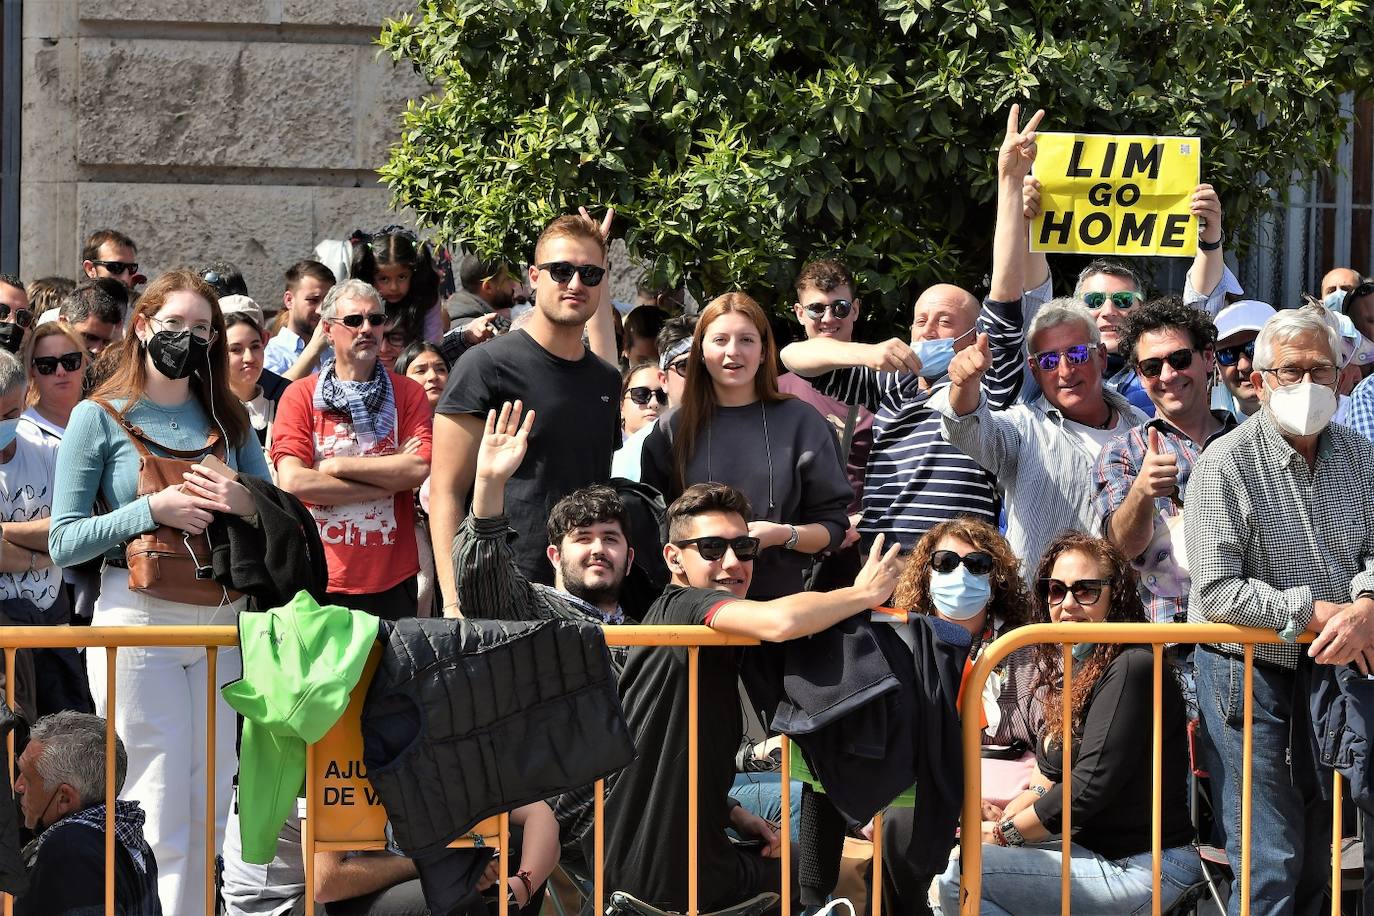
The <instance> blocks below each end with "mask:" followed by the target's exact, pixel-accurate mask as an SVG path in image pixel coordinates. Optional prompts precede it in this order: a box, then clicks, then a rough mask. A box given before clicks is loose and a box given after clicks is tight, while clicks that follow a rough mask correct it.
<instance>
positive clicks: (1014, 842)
mask: <svg viewBox="0 0 1374 916" xmlns="http://www.w3.org/2000/svg"><path fill="white" fill-rule="evenodd" d="M1000 826H1001V828H1002V836H1003V837H1005V838H1006V841H1007V845H1008V846H1025V845H1026V838H1025V837H1023V836H1022V835H1021V831H1019V830H1017V829H1016V824H1014V823H1012V820H1011V818H1007V819H1006V820H1004V821H1003V822H1002V823H1001V825H1000Z"/></svg>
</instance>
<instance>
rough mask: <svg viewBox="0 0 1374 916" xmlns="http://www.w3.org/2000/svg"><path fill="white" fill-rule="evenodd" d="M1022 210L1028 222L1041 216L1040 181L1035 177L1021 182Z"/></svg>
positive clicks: (1030, 176) (1026, 178) (1027, 177)
mask: <svg viewBox="0 0 1374 916" xmlns="http://www.w3.org/2000/svg"><path fill="white" fill-rule="evenodd" d="M1021 209H1022V212H1023V213H1024V215H1025V217H1026V219H1027V220H1033V219H1035V218H1037V217H1038V216H1040V180H1039V179H1038V178H1036V177H1035V176H1034V175H1027V176H1026V177H1025V180H1023V181H1022V182H1021Z"/></svg>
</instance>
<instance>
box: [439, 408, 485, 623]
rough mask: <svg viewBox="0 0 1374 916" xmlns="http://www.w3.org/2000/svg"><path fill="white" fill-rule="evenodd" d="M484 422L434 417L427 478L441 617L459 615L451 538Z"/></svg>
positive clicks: (468, 486)
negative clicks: (446, 560) (432, 447)
mask: <svg viewBox="0 0 1374 916" xmlns="http://www.w3.org/2000/svg"><path fill="white" fill-rule="evenodd" d="M484 424H485V421H484V419H483V418H482V417H480V416H475V415H473V414H438V415H436V416H435V417H434V460H433V461H432V462H431V464H430V475H429V536H430V540H431V542H432V544H433V546H434V557H435V560H436V562H435V564H434V569H435V573H436V575H437V576H438V578H439V590H440V592H441V593H442V595H443V598H444V604H443V609H444V616H446V617H457V616H458V593H457V591H456V589H455V588H454V582H453V564H452V563H448V562H444V561H443V559H442V558H444V557H451V556H453V539H454V537H455V536H456V535H457V534H458V525H459V523H460V522H462V520H463V516H464V514H465V511H464V510H465V508H466V505H467V498H468V492H469V491H470V490H471V489H472V481H473V477H474V475H475V473H476V470H477V446H478V443H480V442H481V441H482V429H483V426H484Z"/></svg>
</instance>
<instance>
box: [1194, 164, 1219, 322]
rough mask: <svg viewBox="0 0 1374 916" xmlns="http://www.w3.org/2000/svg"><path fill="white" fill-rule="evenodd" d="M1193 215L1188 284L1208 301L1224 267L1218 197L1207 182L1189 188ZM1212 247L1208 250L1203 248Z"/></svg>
mask: <svg viewBox="0 0 1374 916" xmlns="http://www.w3.org/2000/svg"><path fill="white" fill-rule="evenodd" d="M1189 209H1190V210H1191V212H1192V214H1193V216H1194V218H1196V219H1197V220H1198V222H1199V224H1200V225H1199V226H1198V235H1197V239H1198V246H1197V255H1195V256H1194V258H1193V265H1192V266H1191V267H1190V268H1188V286H1189V288H1190V289H1192V290H1193V291H1194V292H1195V293H1197V294H1198V295H1199V296H1201V297H1202V298H1203V299H1206V300H1208V301H1209V302H1210V300H1211V298H1212V293H1213V291H1214V290H1216V288H1217V284H1218V283H1220V282H1221V275H1222V272H1223V271H1224V270H1225V269H1226V261H1225V259H1224V258H1223V255H1224V254H1225V253H1226V252H1225V249H1224V248H1223V247H1222V244H1221V241H1222V235H1221V198H1220V197H1218V196H1217V192H1216V189H1215V188H1213V187H1212V186H1211V185H1210V184H1200V185H1198V186H1197V188H1196V189H1195V190H1194V191H1193V198H1192V201H1191V203H1190V205H1189ZM1208 245H1211V246H1214V247H1212V248H1211V249H1210V250H1209V249H1208V248H1207V247H1206V246H1208ZM1223 305H1225V302H1224V301H1223V302H1221V303H1219V304H1218V305H1217V307H1216V308H1214V309H1210V310H1209V311H1210V312H1211V313H1212V314H1214V315H1215V314H1216V313H1217V312H1218V311H1220V310H1221V307H1222V306H1223Z"/></svg>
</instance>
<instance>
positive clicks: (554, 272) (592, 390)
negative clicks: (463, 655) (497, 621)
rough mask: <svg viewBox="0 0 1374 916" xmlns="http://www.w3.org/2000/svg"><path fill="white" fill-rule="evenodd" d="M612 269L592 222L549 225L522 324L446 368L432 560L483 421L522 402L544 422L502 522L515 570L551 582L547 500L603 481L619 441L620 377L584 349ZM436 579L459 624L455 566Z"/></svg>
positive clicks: (456, 508)
mask: <svg viewBox="0 0 1374 916" xmlns="http://www.w3.org/2000/svg"><path fill="white" fill-rule="evenodd" d="M607 228H609V227H607ZM608 269H609V268H608V262H607V260H606V241H605V238H604V235H603V233H602V231H601V230H600V229H599V228H598V227H597V225H596V224H595V223H593V222H592V221H591V220H589V219H587V218H585V217H580V216H563V217H559V218H558V219H556V220H554V221H553V222H552V223H550V224H549V225H548V227H547V228H545V230H544V232H543V234H541V235H540V237H539V242H538V243H537V244H536V245H535V249H534V263H533V264H532V265H531V267H530V271H529V275H530V282H531V283H532V284H533V286H534V295H535V306H534V311H533V312H531V313H530V315H529V318H528V320H527V321H526V323H525V324H524V325H523V326H522V327H520V328H519V329H518V330H514V331H511V332H510V333H508V334H504V335H502V336H500V337H497V338H495V339H494V340H490V341H488V342H486V343H484V344H482V345H481V346H480V347H474V348H472V349H470V350H468V351H467V352H465V353H464V354H463V355H462V357H461V358H460V359H459V360H458V362H457V364H456V365H455V366H454V367H453V372H452V373H451V374H450V375H449V382H448V390H447V391H445V392H444V397H443V400H441V401H440V402H439V407H438V410H437V412H436V416H435V417H434V456H435V461H434V469H433V474H432V476H431V478H430V504H429V510H430V513H429V520H430V535H431V538H432V539H433V542H434V556H435V557H436V558H440V557H448V556H452V549H453V539H454V537H455V535H456V534H457V532H458V525H459V523H460V522H461V521H462V519H463V516H464V514H465V513H464V507H465V504H466V502H467V497H468V493H469V491H470V490H471V489H472V486H473V479H474V476H475V474H476V468H477V452H478V446H479V444H480V442H481V439H482V433H483V429H484V427H485V424H486V420H487V414H488V412H489V411H491V410H498V409H500V407H501V405H502V404H504V403H506V402H507V401H509V402H512V403H514V402H516V401H520V402H522V403H523V404H524V406H525V407H526V408H527V409H532V410H534V411H535V412H537V413H538V414H539V423H538V425H537V426H536V427H535V428H534V430H533V432H532V433H531V434H530V437H529V455H530V457H529V460H527V461H526V462H525V463H524V464H523V465H522V466H521V467H520V468H519V469H518V470H516V471H515V473H514V474H513V475H512V476H511V478H510V482H509V483H508V484H507V486H506V497H505V498H506V515H507V516H508V517H509V519H510V525H511V527H512V528H513V529H514V530H515V532H516V535H517V538H516V541H515V546H514V552H515V560H516V563H517V564H518V565H519V567H520V571H521V572H522V573H523V574H524V575H525V576H526V577H527V578H529V579H530V580H531V581H533V582H540V583H543V584H545V585H548V584H551V583H552V582H553V569H552V568H551V567H550V566H549V561H548V558H547V556H546V555H545V550H544V548H545V546H546V545H547V544H548V541H547V540H546V538H545V524H546V522H547V521H548V518H549V514H550V512H551V510H552V509H553V506H554V503H556V502H558V500H560V499H562V498H563V497H564V496H566V495H567V494H569V493H571V492H572V491H573V490H576V489H579V488H580V487H585V486H588V485H589V484H594V483H603V482H605V481H606V480H608V479H610V473H611V455H612V453H613V452H614V451H615V449H616V448H617V447H618V446H619V445H620V440H621V435H620V373H619V372H617V371H616V370H615V369H614V368H613V367H612V366H610V365H608V364H607V363H606V362H604V361H603V360H602V359H600V358H599V357H598V356H597V355H596V354H594V353H593V352H592V351H591V350H590V349H588V347H587V345H586V344H584V343H583V342H582V333H583V329H584V328H585V327H586V325H587V323H588V322H589V321H591V320H592V318H593V316H597V318H598V320H600V319H601V318H602V317H603V316H604V318H605V320H607V321H609V320H610V313H609V305H607V306H606V308H605V309H604V310H603V311H602V313H601V314H600V315H598V309H599V308H601V306H602V299H603V295H604V293H605V292H606V289H607V287H606V277H607V272H608ZM437 573H438V579H439V585H440V589H441V591H442V592H443V595H444V602H443V603H444V614H445V616H450V617H451V616H455V615H456V614H457V613H458V596H457V592H456V590H455V588H454V580H453V567H452V565H451V564H449V563H444V562H440V563H438V569H437Z"/></svg>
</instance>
